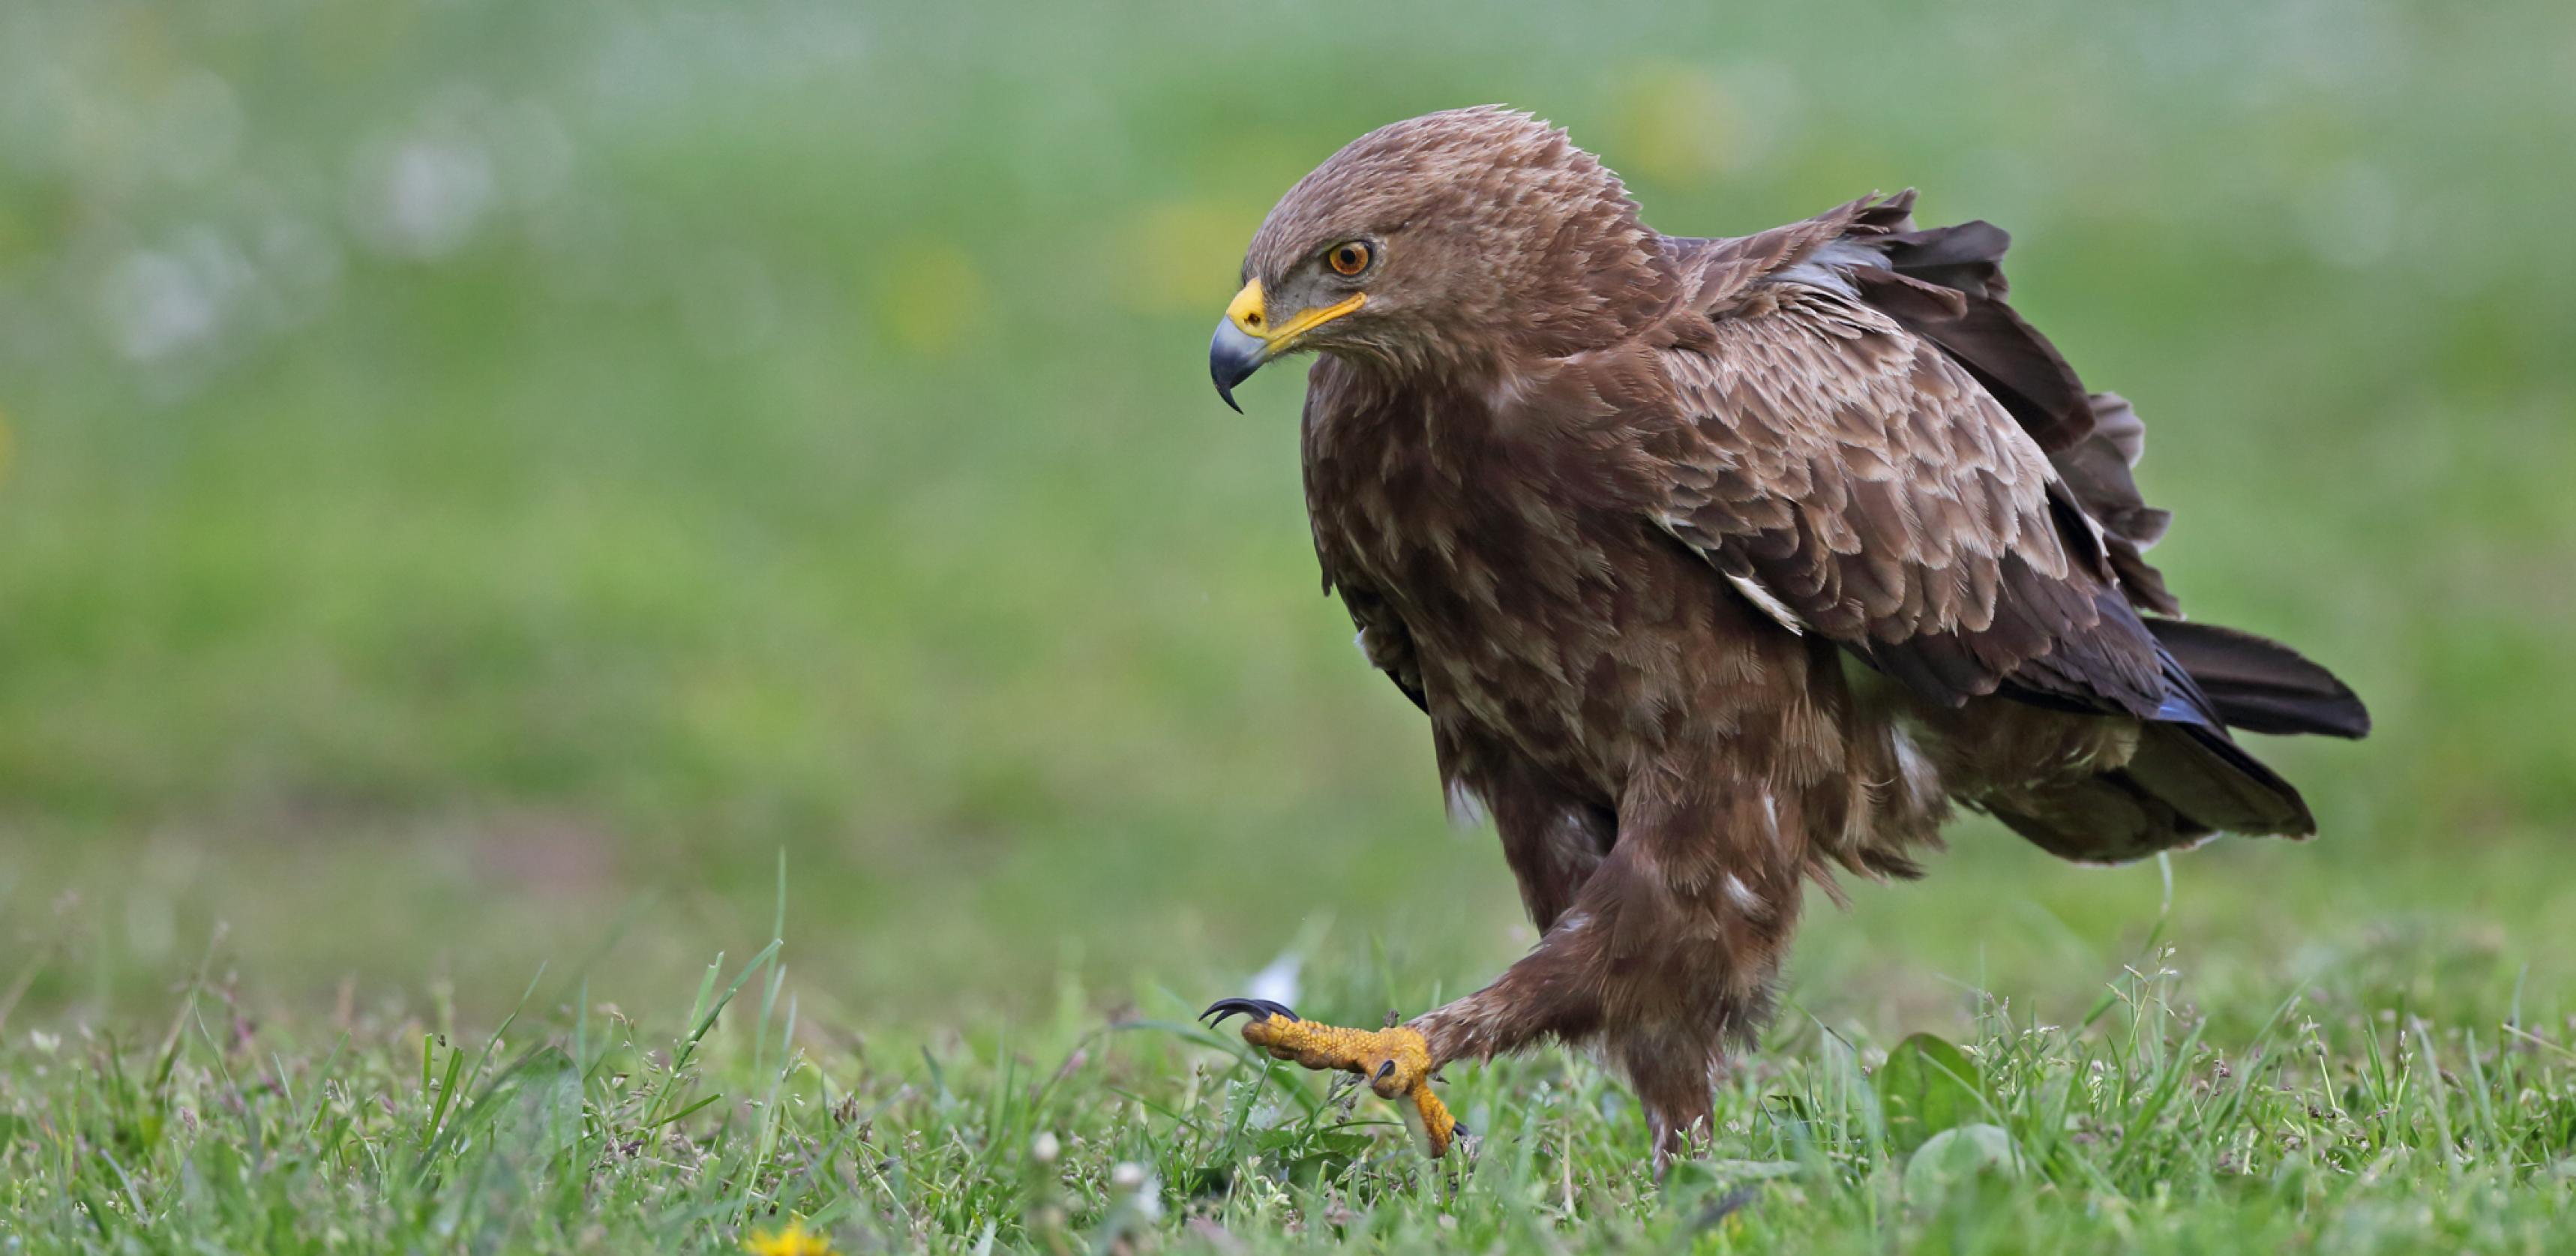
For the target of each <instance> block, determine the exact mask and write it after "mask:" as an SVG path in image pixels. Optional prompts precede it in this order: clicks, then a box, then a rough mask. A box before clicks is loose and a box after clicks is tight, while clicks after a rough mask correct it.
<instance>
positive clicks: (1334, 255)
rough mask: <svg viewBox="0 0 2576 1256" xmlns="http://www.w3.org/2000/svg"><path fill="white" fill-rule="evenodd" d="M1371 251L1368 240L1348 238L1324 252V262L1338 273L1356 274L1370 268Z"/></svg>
mask: <svg viewBox="0 0 2576 1256" xmlns="http://www.w3.org/2000/svg"><path fill="white" fill-rule="evenodd" d="M1370 256H1371V254H1370V251H1369V246H1368V242H1367V241H1366V240H1348V241H1344V242H1343V243H1340V244H1336V245H1334V246H1333V247H1332V248H1331V249H1329V250H1326V252H1325V253H1324V264H1325V265H1327V266H1330V267H1332V268H1333V273H1334V274H1336V275H1356V274H1358V273H1360V272H1361V271H1364V270H1367V269H1368V268H1369V260H1370Z"/></svg>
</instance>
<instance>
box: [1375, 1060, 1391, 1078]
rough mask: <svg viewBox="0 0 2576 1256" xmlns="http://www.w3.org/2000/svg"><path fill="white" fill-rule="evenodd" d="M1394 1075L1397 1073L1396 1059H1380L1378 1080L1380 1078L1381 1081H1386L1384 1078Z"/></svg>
mask: <svg viewBox="0 0 2576 1256" xmlns="http://www.w3.org/2000/svg"><path fill="white" fill-rule="evenodd" d="M1394 1075H1395V1061H1393V1060H1382V1061H1379V1063H1378V1066H1377V1076H1378V1080H1380V1081H1384V1080H1386V1079H1387V1078H1389V1077H1392V1076H1394Z"/></svg>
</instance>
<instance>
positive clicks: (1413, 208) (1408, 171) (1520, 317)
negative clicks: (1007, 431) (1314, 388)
mask: <svg viewBox="0 0 2576 1256" xmlns="http://www.w3.org/2000/svg"><path fill="white" fill-rule="evenodd" d="M1655 240H1656V237H1655V235H1654V233H1652V232H1650V231H1648V230H1647V229H1646V228H1645V227H1644V225H1643V224H1641V223H1640V222H1639V221H1638V219H1637V205H1636V202H1635V201H1633V200H1631V199H1629V197H1628V191H1627V188H1626V187H1625V186H1623V185H1622V184H1621V183H1620V182H1619V176H1617V175H1616V174H1613V173H1611V171H1610V169H1609V168H1608V167H1606V166H1604V165H1602V164H1601V162H1600V160H1599V159H1598V158H1595V157H1594V156H1593V155H1592V154H1590V153H1588V152H1585V151H1584V150H1582V149H1581V148H1578V147H1576V146H1575V145H1574V142H1573V141H1572V140H1571V139H1568V138H1567V137H1566V133H1565V131H1564V130H1563V129H1562V128H1559V127H1555V126H1552V125H1550V124H1548V123H1546V122H1542V121H1539V120H1538V119H1536V118H1533V117H1531V116H1530V115H1528V114H1526V113H1521V112H1518V111H1515V110H1511V109H1506V108H1503V107H1501V106H1497V105H1486V106H1479V107H1477V108H1472V109H1452V110H1449V111H1446V112H1443V113H1434V114H1426V115H1424V116H1422V117H1419V118H1412V119H1408V120H1406V121H1403V122H1397V123H1393V124H1391V125H1388V126H1383V127H1380V128H1378V129H1377V130H1374V131H1371V132H1369V133H1368V134H1366V135H1363V136H1361V137H1359V138H1358V139H1356V140H1353V141H1351V142H1350V143H1349V144H1348V145H1346V146H1344V147H1343V148H1342V150H1341V151H1340V152H1337V153H1335V154H1333V155H1332V156H1331V157H1329V158H1326V159H1325V161H1324V164H1322V165H1320V166H1317V167H1315V169H1314V170H1313V171H1312V172H1310V173H1308V174H1307V175H1306V177H1305V178H1303V179H1300V180H1298V181H1297V184H1296V186H1294V187H1292V188H1290V189H1288V194H1287V195H1285V196H1282V197H1280V198H1279V203H1278V204H1277V205H1276V206H1274V207H1272V209H1271V211H1270V216H1269V217H1268V218H1266V219H1264V220H1263V221H1262V224H1261V229H1260V230H1259V231H1258V232H1255V233H1254V234H1253V237H1252V244H1251V247H1250V248H1248V249H1247V250H1246V251H1245V253H1244V258H1243V290H1242V291H1240V292H1237V293H1236V294H1235V296H1234V300H1233V301H1232V302H1231V303H1230V304H1229V305H1227V307H1226V311H1225V317H1224V318H1223V319H1221V320H1219V321H1218V323H1217V328H1216V335H1215V337H1214V338H1213V339H1212V340H1211V341H1210V342H1209V344H1208V371H1209V374H1210V375H1211V376H1213V377H1214V379H1215V381H1216V387H1217V394H1218V395H1219V396H1221V397H1223V398H1225V402H1226V404H1227V405H1234V392H1233V390H1234V386H1235V385H1237V384H1240V383H1242V382H1243V381H1244V380H1245V379H1247V378H1249V377H1250V376H1251V375H1252V373H1253V372H1254V371H1256V370H1259V369H1260V368H1261V367H1262V365H1263V364H1264V363H1267V362H1269V361H1270V360H1271V359H1273V358H1277V357H1280V356H1282V355H1285V354H1288V353H1294V352H1299V351H1302V350H1309V349H1312V350H1318V351H1321V352H1324V353H1330V354H1334V355H1336V356H1339V357H1343V358H1345V359H1349V360H1352V361H1355V362H1361V363H1365V364H1368V365H1371V366H1373V367H1375V368H1378V369H1382V370H1388V371H1392V372H1398V373H1421V372H1430V371H1441V370H1452V371H1455V370H1460V369H1465V368H1471V367H1474V366H1477V365H1480V364H1485V363H1489V362H1491V361H1492V360H1494V359H1497V358H1499V357H1501V356H1503V355H1506V354H1512V353H1522V354H1541V355H1545V354H1557V353H1568V352H1574V351H1576V350H1579V349H1581V348H1583V347H1586V346H1589V345H1594V344H1601V343H1605V342H1607V341H1610V340H1614V339H1616V338H1618V337H1619V336H1620V335H1621V334H1623V333H1624V332H1625V331H1627V330H1628V329H1630V328H1631V327H1632V326H1633V325H1634V324H1635V323H1636V322H1637V321H1638V320H1640V319H1642V318H1646V317H1651V316H1652V315H1653V314H1654V313H1656V312H1658V311H1660V310H1661V309H1662V308H1663V306H1664V305H1665V304H1667V303H1668V300H1669V294H1670V292H1671V291H1672V288H1673V281H1672V278H1671V276H1670V274H1669V273H1668V271H1669V268H1668V267H1667V266H1665V264H1664V263H1663V259H1662V257H1661V254H1660V252H1659V251H1658V249H1657V247H1656V243H1655ZM1236 408H1237V409H1241V407H1240V406H1237V407H1236Z"/></svg>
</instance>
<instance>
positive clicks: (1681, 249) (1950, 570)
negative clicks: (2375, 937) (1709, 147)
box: [1648, 202, 2217, 725]
mask: <svg viewBox="0 0 2576 1256" xmlns="http://www.w3.org/2000/svg"><path fill="white" fill-rule="evenodd" d="M1873 208H1874V206H1872V205H1871V204H1870V203H1867V202H1860V203H1855V205H1852V206H1846V207H1844V208H1843V209H1842V210H1838V211H1835V212H1834V213H1832V214H1828V215H1824V216H1822V217H1820V218H1818V219H1814V220H1810V221H1808V222H1805V223H1799V224H1793V225H1792V226H1789V227H1784V228H1780V229H1779V230H1778V231H1775V232H1768V233H1764V235H1762V236H1754V237H1747V238H1745V239H1744V240H1741V241H1686V242H1674V245H1673V247H1674V248H1675V249H1676V251H1677V253H1679V254H1680V255H1681V257H1680V260H1682V261H1684V262H1686V263H1692V264H1694V269H1692V270H1691V271H1690V273H1693V274H1694V275H1695V276H1696V277H1697V278H1698V285H1699V286H1698V289H1697V291H1696V292H1695V293H1694V294H1693V297H1692V300H1691V301H1690V302H1689V303H1688V305H1687V307H1686V310H1685V313H1684V315H1683V317H1682V318H1681V319H1680V320H1678V322H1677V330H1676V333H1675V334H1674V335H1673V336H1672V337H1670V340H1671V343H1670V344H1669V345H1667V346H1663V347H1660V348H1659V349H1657V350H1656V363H1657V371H1658V373H1659V374H1660V376H1661V383H1662V385H1663V389H1662V391H1663V392H1664V394H1665V395H1664V397H1663V399H1662V403H1663V406H1665V407H1668V408H1669V412H1670V416H1671V418H1672V419H1673V420H1674V422H1673V425H1672V426H1671V427H1669V428H1666V429H1662V430H1660V431H1658V432H1657V434H1656V436H1655V437H1654V438H1653V439H1652V440H1650V442H1649V450H1648V452H1649V453H1650V454H1652V455H1653V456H1655V457H1656V458H1657V459H1658V460H1659V461H1660V463H1661V464H1662V465H1661V468H1660V470H1661V472H1662V483H1663V485H1664V496H1663V500H1662V501H1661V503H1660V504H1659V507H1658V520H1657V521H1658V522H1659V523H1660V524H1661V525H1662V526H1663V527H1664V528H1665V529H1666V530H1668V531H1670V532H1671V533H1672V534H1673V535H1674V536H1676V537H1678V538H1679V539H1681V540H1682V541H1684V542H1685V543H1687V544H1689V545H1691V546H1693V547H1694V548H1696V549H1698V550H1699V551H1701V552H1702V553H1703V554H1705V555H1706V556H1707V557H1708V558H1709V559H1710V561H1711V562H1713V563H1714V564H1715V565H1716V566H1717V567H1718V568H1719V570H1721V571H1722V572H1724V573H1725V575H1726V576H1727V578H1728V579H1729V580H1730V581H1731V582H1732V583H1733V584H1734V585H1735V586H1736V587H1737V588H1738V589H1739V590H1741V591H1742V592H1743V593H1744V594H1745V596H1746V597H1748V598H1749V599H1751V600H1752V601H1753V602H1754V603H1756V604H1757V605H1759V606H1761V607H1762V608H1763V609H1764V610H1765V611H1766V612H1769V613H1770V614H1772V615H1773V616H1774V617H1775V618H1778V619H1779V620H1780V621H1781V622H1782V623H1784V624H1787V625H1789V626H1790V627H1792V628H1794V629H1796V630H1798V631H1801V632H1813V633H1818V634H1821V635H1823V636H1825V637H1828V638H1830V639H1832V640H1834V641H1837V642H1839V643H1841V644H1842V645H1844V646H1845V647H1847V648H1849V649H1850V650H1852V651H1853V652H1854V653H1856V654H1858V655H1860V656H1861V657H1862V658H1864V659H1866V660H1867V661H1869V662H1870V663H1871V664H1873V665H1874V666H1876V667H1878V668H1879V669H1880V670H1882V671H1885V672H1887V673H1888V674H1890V675H1892V676H1895V677H1896V678H1898V679H1899V680H1901V681H1903V682H1905V683H1906V684H1907V685H1908V686H1909V687H1910V688H1912V689H1914V690H1915V691H1916V692H1918V693H1920V694H1922V695H1923V696H1925V697H1927V698H1931V699H1934V700H1937V701H1940V702H1943V703H1945V704H1949V705H1956V704H1958V703H1960V702H1963V701H1965V700H1966V699H1968V698H1970V697H1974V696H1980V695H1984V694H1991V693H1996V692H2004V693H2007V694H2009V695H2011V696H2015V697H2019V698H2023V699H2025V700H2029V701H2036V702H2040V703H2043V704H2046V705H2053V706H2063V707H2068V708H2071V709H2078V710H2092V711H2105V712H2121V713H2125V714H2130V715H2134V716H2138V717H2140V718H2149V719H2153V718H2165V719H2176V718H2180V719H2184V720H2187V721H2191V722H2201V721H2204V720H2205V721H2206V722H2208V723H2210V724H2213V725H2214V724H2216V723H2217V720H2216V719H2215V717H2214V715H2211V714H2210V713H2209V712H2208V709H2207V702H2206V699H2205V698H2202V697H2201V696H2200V695H2199V693H2198V692H2197V690H2196V689H2195V688H2194V687H2193V686H2192V685H2191V682H2190V680H2189V678H2188V677H2187V676H2184V675H2182V673H2181V672H2180V669H2179V667H2176V666H2173V665H2172V664H2171V663H2170V661H2169V659H2168V658H2167V656H2166V655H2165V654H2164V652H2163V651H2162V650H2161V649H2160V648H2159V647H2158V645H2157V643H2156V640H2155V637H2154V636H2153V634H2152V633H2150V632H2149V631H2148V629H2147V627H2146V625H2145V624H2144V623H2143V622H2142V621H2141V620H2140V619H2139V618H2138V615H2137V614H2136V612H2135V611H2134V610H2133V609H2132V607H2131V602H2132V601H2133V600H2137V601H2140V602H2144V603H2146V604H2150V605H2152V604H2154V603H2153V601H2152V600H2151V599H2152V598H2160V597H2162V596H2163V593H2162V586H2161V584H2157V585H2155V586H2153V588H2152V590H2151V592H2150V593H2149V594H2147V595H2142V593H2141V590H2139V589H2138V588H2135V587H2130V586H2127V585H2124V583H2123V580H2122V573H2121V571H2120V568H2119V564H2118V563H2116V562H2115V560H2114V553H2113V547H2114V542H2115V541H2118V540H2120V539H2123V538H2121V537H2118V536H2116V535H2115V534H2112V533H2109V532H2107V531H2106V530H2105V529H2104V527H2103V526H2102V524H2101V523H2100V522H2098V521H2097V520H2096V519H2095V518H2093V517H2092V516H2091V515H2090V514H2088V513H2087V511H2086V510H2085V508H2084V505H2083V504H2082V503H2081V502H2080V501H2079V500H2078V497H2077V494H2076V492H2075V491H2074V489H2073V488H2071V487H2070V486H2069V483H2068V481H2067V479H2066V478H2065V477H2064V476H2063V475H2061V474H2060V471H2059V468H2058V466H2057V465H2055V464H2054V463H2052V460H2051V457H2050V455H2049V453H2048V452H2047V451H2046V450H2045V449H2043V447H2042V444H2041V440H2040V439H2039V436H2038V435H2035V434H2034V432H2033V431H2032V430H2031V428H2032V426H2033V423H2032V419H2031V418H2030V417H2029V416H2026V415H2018V414H2016V413H2015V410H2014V409H2013V408H2009V407H2008V406H2007V404H2006V402H2005V401H2004V400H2002V399H2000V398H1999V395H1998V394H1999V393H2007V394H2011V395H2015V396H2020V395H2021V394H2019V393H2016V392H2014V390H2012V389H2009V388H2007V387H2004V386H2002V385H2000V384H1999V385H1998V386H1996V387H1992V388H1990V387H1989V385H1988V383H1987V382H1986V381H1984V380H1981V379H1980V378H1979V375H1980V374H1981V373H1983V372H1980V371H1978V370H1977V369H1976V368H1975V367H1974V366H1973V364H1972V363H1971V362H1964V361H1962V360H1961V358H1960V357H1957V356H1954V355H1953V351H1950V350H1947V349H1945V347H1944V345H1943V344H1941V343H1939V342H1937V341H1936V340H1935V339H1933V338H1932V337H1931V336H1929V335H1924V334H1917V332H1916V331H1914V330H1912V329H1910V328H1909V327H1908V325H1907V321H1908V320H1903V319H1900V317H1899V316H1898V314H1896V313H1891V312H1890V311H1889V310H1888V309H1884V308H1881V306H1880V305H1879V304H1878V303H1876V302H1874V301H1873V300H1871V299H1870V296H1871V295H1872V294H1871V293H1870V292H1869V291H1868V290H1867V289H1866V288H1865V287H1864V284H1865V283H1866V284H1879V283H1886V282H1890V281H1891V279H1894V280H1896V281H1900V282H1903V283H1905V284H1907V285H1909V286H1908V287H1907V288H1906V289H1904V290H1903V293H1904V295H1907V296H1923V297H1924V300H1925V301H1926V302H1927V303H1929V302H1935V301H1937V300H1938V298H1935V297H1931V296H1928V295H1925V294H1928V293H1930V292H1932V291H1935V290H1936V287H1935V285H1932V284H1928V283H1922V282H1920V281H1916V280H1912V279H1906V278H1904V277H1901V276H1895V275H1894V272H1893V271H1890V270H1888V269H1887V268H1886V266H1885V264H1884V262H1883V260H1881V259H1882V258H1883V256H1884V255H1883V254H1881V253H1878V252H1876V251H1874V250H1873V251H1870V252H1866V253H1864V252H1863V251H1862V249H1863V248H1865V247H1866V245H1856V244H1855V243H1854V240H1855V238H1856V237H1857V238H1858V239H1860V240H1864V241H1866V240H1868V239H1869V238H1870V237H1871V236H1876V235H1886V234H1888V232H1886V231H1884V230H1871V229H1870V227H1869V224H1868V219H1867V215H1868V214H1869V212H1870V211H1871V210H1872V209H1873ZM1927 234H1928V233H1927ZM1864 271H1870V272H1876V273H1872V274H1868V275H1866V276H1865V277H1856V275H1858V274H1859V273H1860V272H1864ZM1917 288H1919V289H1922V290H1924V291H1923V293H1917V292H1916V291H1915V289H1917ZM2033 338H2034V339H2035V337H2033ZM2040 343H2041V344H2042V345H2044V343H2045V342H2040ZM2051 356H2052V357H2053V351H2051ZM2060 365H2061V366H2062V363H2061V364H2060ZM2067 380H2068V382H2069V384H2071V383H2072V376H2071V373H2070V374H2069V375H2068V376H2067ZM2113 400H2116V399H2113ZM2076 402H2077V404H2087V399H2086V398H2084V397H2083V396H2082V394H2081V393H2080V390H2079V391H2078V392H2077V393H2076ZM2092 417H2093V416H2092V413H2091V411H2090V409H2089V408H2088V410H2087V413H2086V414H2085V415H2084V416H2083V419H2082V420H2071V421H2069V422H2083V423H2085V424H2086V426H2087V427H2088V428H2089V427H2090V420H2091V419H2092ZM2040 418H2041V419H2042V420H2043V421H2047V422H2058V421H2059V419H2058V416H2057V415H2056V414H2054V413H2050V412H2046V411H2042V412H2041V413H2040ZM2133 421H2134V420H2132V422H2133ZM2055 434H2056V435H2058V436H2059V437H2061V438H2062V439H2063V445H2064V447H2065V448H2067V449H2070V450H2077V451H2081V450H2083V448H2084V446H2085V442H2086V441H2088V440H2089V439H2091V438H2092V437H2093V436H2094V435H2095V433H2094V432H2092V431H2090V430H2084V431H2068V430H2065V429H2064V427H2061V428H2059V429H2057V431H2056V433H2055ZM2119 470H2120V472H2121V474H2120V475H2119V477H2118V479H2119V480H2120V482H2121V484H2122V485H2123V486H2126V480H2127V477H2126V474H2125V472H2126V464H2125V463H2121V464H2120V466H2119ZM2131 493H2132V495H2134V490H2133V489H2132V490H2131ZM2142 509H2143V508H2142ZM2154 523H2155V524H2156V526H2157V527H2159V528H2160V527H2161V519H2160V518H2159V519H2157V520H2155V521H2154ZM2149 539H2152V538H2149ZM2131 548H2133V549H2134V548H2135V547H2131ZM2139 565H2140V566H2141V567H2142V566H2143V564H2139ZM2149 572H2150V574H2152V572H2151V569H2149Z"/></svg>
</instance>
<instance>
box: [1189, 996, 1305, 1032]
mask: <svg viewBox="0 0 2576 1256" xmlns="http://www.w3.org/2000/svg"><path fill="white" fill-rule="evenodd" d="M1237 1012H1240V1013H1242V1014H1244V1015H1246V1016H1249V1017H1251V1018H1252V1019H1254V1020H1256V1021H1266V1020H1268V1019H1270V1018H1271V1017H1273V1016H1284V1017H1287V1018H1288V1019H1290V1020H1295V1019H1297V1014H1296V1013H1295V1012H1291V1011H1289V1010H1288V1007H1287V1005H1286V1004H1284V1003H1273V1002H1271V1001H1270V1000H1268V999H1219V1000H1217V1001H1216V1002H1214V1003H1210V1004H1208V1009H1207V1010H1206V1011H1204V1012H1201V1013H1199V1019H1200V1020H1203V1021H1207V1023H1208V1025H1209V1026H1210V1027H1211V1028H1213V1027H1215V1026H1218V1025H1222V1024H1224V1023H1225V1018H1226V1017H1229V1016H1232V1015H1234V1014H1235V1013H1237ZM1211 1017H1213V1018H1214V1019H1210V1018H1211Z"/></svg>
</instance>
